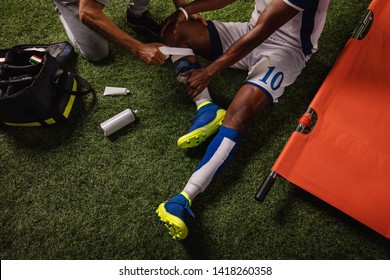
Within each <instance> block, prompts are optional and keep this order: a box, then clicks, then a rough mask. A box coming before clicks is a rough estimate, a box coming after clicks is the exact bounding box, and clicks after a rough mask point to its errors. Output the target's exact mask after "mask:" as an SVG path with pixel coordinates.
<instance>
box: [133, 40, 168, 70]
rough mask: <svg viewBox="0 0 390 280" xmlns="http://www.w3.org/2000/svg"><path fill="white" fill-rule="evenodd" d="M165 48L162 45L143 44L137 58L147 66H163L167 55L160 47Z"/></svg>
mask: <svg viewBox="0 0 390 280" xmlns="http://www.w3.org/2000/svg"><path fill="white" fill-rule="evenodd" d="M161 46H164V45H163V44H160V43H148V44H141V45H140V47H139V48H138V49H137V56H138V57H139V58H140V59H141V60H143V61H144V62H145V63H147V64H151V65H161V64H163V63H164V62H165V58H166V57H165V55H164V54H163V53H162V52H161V51H160V49H159V47H161Z"/></svg>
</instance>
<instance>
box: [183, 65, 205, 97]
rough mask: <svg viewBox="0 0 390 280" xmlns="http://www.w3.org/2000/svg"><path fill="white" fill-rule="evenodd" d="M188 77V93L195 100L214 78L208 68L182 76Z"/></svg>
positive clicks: (189, 71) (195, 70) (188, 72)
mask: <svg viewBox="0 0 390 280" xmlns="http://www.w3.org/2000/svg"><path fill="white" fill-rule="evenodd" d="M180 76H187V77H188V80H187V83H186V93H187V95H188V96H189V97H191V98H194V97H196V96H197V95H199V94H200V93H201V92H202V91H203V90H204V89H205V88H206V87H207V86H208V85H209V84H210V82H211V79H212V78H213V76H212V75H211V74H210V73H209V72H208V71H207V68H202V69H191V70H188V71H186V72H183V73H181V74H180Z"/></svg>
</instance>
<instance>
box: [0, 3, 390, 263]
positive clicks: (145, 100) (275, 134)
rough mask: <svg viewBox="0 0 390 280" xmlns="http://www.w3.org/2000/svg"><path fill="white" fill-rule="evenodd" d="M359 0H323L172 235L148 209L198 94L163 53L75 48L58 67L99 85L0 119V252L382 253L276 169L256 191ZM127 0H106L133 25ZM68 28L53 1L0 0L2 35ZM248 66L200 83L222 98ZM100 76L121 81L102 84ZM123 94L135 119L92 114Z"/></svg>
mask: <svg viewBox="0 0 390 280" xmlns="http://www.w3.org/2000/svg"><path fill="white" fill-rule="evenodd" d="M151 2H152V4H151V10H152V12H153V13H154V14H156V15H159V16H161V17H165V16H168V15H169V14H170V12H172V11H173V10H174V8H173V5H172V4H171V2H170V1H162V0H152V1H151ZM368 4H369V1H368V0H359V1H357V0H333V1H331V4H330V10H329V15H328V18H327V23H326V26H325V29H324V32H323V36H322V38H321V40H320V46H319V47H320V50H319V52H318V53H317V54H315V55H314V56H313V57H312V59H311V60H310V62H309V63H308V65H307V68H306V69H305V70H304V71H303V73H302V74H301V76H300V77H299V78H298V80H297V81H296V83H295V84H294V85H292V86H290V87H289V88H288V89H287V90H286V91H285V94H284V96H283V97H282V98H281V103H280V104H279V105H278V106H273V107H269V108H267V109H266V110H265V111H264V112H263V114H262V115H261V117H260V118H259V119H258V120H257V122H256V123H255V124H254V125H253V126H252V127H251V130H250V131H249V132H248V133H247V134H246V136H245V138H244V140H243V141H242V144H241V146H240V147H239V149H238V151H237V153H236V155H235V158H234V159H233V161H232V162H231V164H230V165H229V166H228V167H227V168H226V169H225V170H224V171H223V172H222V173H221V174H220V176H219V177H218V178H217V179H216V180H215V181H214V182H213V183H212V184H211V185H210V186H209V188H208V189H207V190H206V191H205V192H204V193H203V194H201V195H200V196H199V197H198V198H197V199H196V200H195V201H194V204H193V207H192V209H193V211H194V212H195V214H196V217H195V219H193V220H191V221H190V222H189V228H190V233H189V236H188V238H187V239H186V240H184V241H182V242H180V241H174V240H172V239H171V238H170V237H169V236H168V234H167V232H166V231H165V228H164V227H162V226H161V225H160V223H159V221H158V219H157V217H156V215H155V213H154V211H155V210H156V208H157V206H158V205H159V204H160V203H161V202H162V201H164V200H166V199H168V198H170V197H171V196H173V195H175V194H176V193H178V192H180V191H181V190H182V188H183V186H184V185H185V183H186V181H187V179H188V178H189V176H190V175H191V173H192V171H193V170H194V168H195V167H196V165H197V164H198V162H199V161H200V159H201V158H202V155H203V153H204V151H205V148H206V146H207V145H202V146H200V147H198V148H196V149H193V150H189V151H185V150H181V149H179V148H178V147H177V146H176V141H177V138H178V137H180V136H181V135H182V134H183V133H184V132H185V131H186V130H187V129H188V128H189V126H190V122H189V119H190V118H191V117H192V116H193V115H194V113H195V106H194V104H193V103H192V102H191V101H190V100H189V99H188V98H187V97H186V96H185V94H184V90H183V86H182V85H181V84H179V83H178V82H177V81H176V79H175V76H174V71H173V67H172V63H171V62H169V61H167V62H166V63H165V64H164V65H163V66H161V67H158V66H148V65H146V64H144V63H143V62H141V61H139V60H137V59H136V58H134V57H132V56H131V55H128V54H127V53H126V52H124V51H123V50H121V49H119V48H117V47H115V46H113V45H111V46H110V55H109V57H108V58H107V59H106V60H105V61H103V62H101V63H98V64H93V63H89V62H88V61H86V60H85V59H83V58H82V57H81V56H80V55H79V54H75V55H74V56H73V57H72V58H71V59H70V60H69V61H68V62H67V64H66V65H65V66H64V68H65V69H66V70H69V71H73V72H76V73H78V74H79V75H81V76H82V77H84V78H85V79H87V80H88V81H89V82H90V83H91V84H92V85H93V87H94V89H95V90H96V96H95V97H93V96H92V95H91V96H88V97H85V98H81V99H80V102H79V103H78V106H77V108H76V110H75V111H74V112H73V113H75V114H74V116H73V121H72V122H71V123H70V124H66V125H55V126H50V127H44V128H1V129H0V149H1V151H0V257H1V259H389V257H390V244H389V241H388V240H387V239H385V238H384V237H382V236H380V235H379V234H377V233H376V232H374V231H372V230H371V229H368V228H367V227H366V226H364V225H362V224H361V223H359V222H357V221H355V220H353V219H352V218H350V217H348V216H347V215H345V214H343V213H341V212H340V211H338V210H336V209H335V208H333V207H331V206H329V205H327V204H326V203H324V202H322V201H321V200H319V199H318V198H316V197H314V196H312V195H310V194H308V193H306V192H305V191H303V190H301V189H299V188H297V187H294V186H292V185H291V184H289V183H288V182H286V181H284V180H282V179H279V180H278V181H277V182H276V184H275V186H274V187H273V189H272V190H271V192H270V193H269V195H268V197H267V199H266V200H265V202H264V203H262V204H259V203H257V202H256V201H255V200H254V198H253V196H254V194H255V193H256V191H257V189H258V187H259V186H260V184H261V182H262V181H263V179H264V177H265V176H266V175H267V174H268V171H269V169H270V168H271V167H272V165H273V162H274V161H275V160H276V158H277V156H278V154H279V153H280V151H281V149H282V148H283V146H284V144H285V142H286V141H287V139H288V138H289V136H290V134H291V132H292V131H293V130H294V129H295V124H296V121H297V119H298V118H299V117H300V116H301V115H302V113H303V112H304V111H305V110H306V108H307V106H308V104H309V103H310V101H311V99H312V98H313V96H314V94H315V93H316V91H317V89H318V88H319V86H320V85H321V82H322V81H323V80H324V78H325V77H326V74H327V73H328V72H329V70H330V68H331V66H332V65H333V63H334V61H335V60H336V58H337V57H338V55H339V54H340V52H341V50H342V49H343V46H344V44H345V42H346V41H347V40H348V38H349V37H350V35H351V32H352V31H353V29H354V27H355V25H356V23H357V22H358V20H359V18H360V16H361V15H362V14H363V12H364V11H365V10H366V8H367V6H368ZM253 6H254V1H250V0H246V1H244V0H239V1H237V2H236V3H235V4H233V5H231V6H229V7H227V8H225V9H224V10H221V11H217V12H209V13H205V14H204V16H205V17H207V18H210V19H220V20H224V21H238V20H240V21H244V20H246V19H248V18H249V17H250V14H251V10H252V8H253ZM125 8H126V0H122V1H120V0H113V1H112V3H111V4H110V5H109V6H108V7H106V8H105V11H106V12H107V14H108V15H109V16H110V17H111V18H112V20H113V21H114V22H115V23H116V24H117V25H118V26H120V27H121V28H122V29H123V30H125V31H126V32H128V33H130V34H132V35H133V36H137V35H135V33H133V31H132V30H131V29H130V28H128V27H127V25H126V22H125ZM137 38H138V39H140V40H145V41H150V39H147V38H142V37H137ZM65 40H67V37H66V34H65V31H64V30H63V27H62V25H61V23H60V21H59V19H58V18H57V16H56V13H55V11H54V5H53V3H52V2H51V1H49V0H36V1H19V0H5V1H4V0H2V1H1V3H0V48H8V47H12V46H14V45H17V44H28V43H37V44H38V43H54V42H61V41H65ZM202 63H207V61H205V60H202ZM245 76H246V73H245V72H243V71H238V70H232V69H229V70H226V71H224V72H222V73H220V74H219V75H217V76H216V77H215V79H214V80H213V81H212V83H211V85H210V87H209V89H210V92H211V93H212V95H213V97H214V100H215V101H216V102H217V103H219V104H220V105H222V106H223V107H227V106H228V105H229V102H230V101H231V100H232V98H233V96H234V94H235V92H236V91H237V90H238V89H239V88H240V86H241V84H242V81H243V80H244V78H245ZM105 86H117V87H127V88H128V89H129V90H130V94H129V95H127V96H115V97H113V96H103V95H102V93H103V90H104V87H105ZM126 108H132V109H137V110H138V111H139V115H138V116H139V117H138V120H137V121H136V122H134V123H132V124H131V125H129V126H128V127H126V128H124V129H122V130H121V131H119V132H118V133H116V134H115V135H113V136H112V137H110V138H107V137H105V136H104V134H103V132H102V131H101V129H100V128H99V124H100V123H101V122H103V121H105V120H107V119H108V118H110V117H111V116H113V115H115V114H117V113H119V112H121V111H122V110H124V109H126ZM206 144H207V143H206Z"/></svg>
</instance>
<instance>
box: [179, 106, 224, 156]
mask: <svg viewBox="0 0 390 280" xmlns="http://www.w3.org/2000/svg"><path fill="white" fill-rule="evenodd" d="M225 115H226V110H224V109H222V108H220V107H219V106H218V105H216V104H215V103H212V102H210V101H206V102H204V103H202V104H201V105H200V106H199V108H198V112H197V114H196V116H195V118H194V123H193V124H192V126H191V128H190V129H189V130H188V131H187V133H186V134H185V135H183V136H182V137H180V138H179V140H177V145H178V146H179V147H180V148H183V149H186V148H194V147H196V146H198V145H200V144H201V143H202V142H204V141H205V140H206V139H207V138H209V137H210V136H211V135H213V134H214V133H215V132H217V131H218V129H219V127H220V126H221V125H222V121H223V119H224V117H225Z"/></svg>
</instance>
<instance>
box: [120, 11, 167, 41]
mask: <svg viewBox="0 0 390 280" xmlns="http://www.w3.org/2000/svg"><path fill="white" fill-rule="evenodd" d="M127 24H128V25H129V26H130V27H131V28H132V29H134V31H135V32H136V33H137V34H139V35H142V36H145V35H153V36H158V37H160V32H161V28H162V24H163V22H162V21H161V20H160V19H158V18H156V17H155V16H153V15H152V14H151V13H150V12H149V11H148V10H147V11H145V12H144V13H143V14H142V15H141V16H140V17H136V16H134V15H132V14H130V12H129V10H127Z"/></svg>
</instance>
